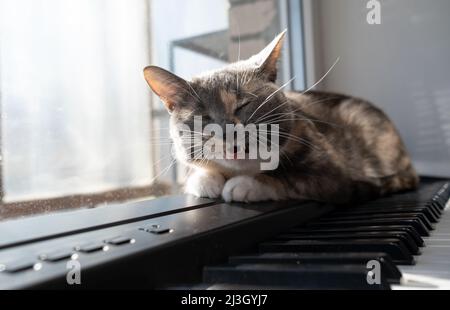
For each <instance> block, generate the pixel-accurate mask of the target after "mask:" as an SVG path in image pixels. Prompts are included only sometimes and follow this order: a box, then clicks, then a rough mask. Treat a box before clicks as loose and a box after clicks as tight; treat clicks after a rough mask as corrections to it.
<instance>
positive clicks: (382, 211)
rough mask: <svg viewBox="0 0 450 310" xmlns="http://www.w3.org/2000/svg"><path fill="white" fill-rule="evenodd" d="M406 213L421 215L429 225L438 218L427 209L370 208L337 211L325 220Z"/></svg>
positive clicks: (438, 215) (437, 215)
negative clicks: (351, 216) (350, 216)
mask: <svg viewBox="0 0 450 310" xmlns="http://www.w3.org/2000/svg"><path fill="white" fill-rule="evenodd" d="M406 213H421V214H423V215H424V216H425V217H426V218H427V219H428V221H430V222H431V223H437V222H438V221H439V218H440V214H436V213H435V212H434V211H433V210H431V209H429V208H427V207H411V208H401V207H400V208H399V207H381V208H380V207H372V208H363V209H360V208H352V209H347V210H339V211H335V212H332V213H330V214H328V215H327V216H326V218H339V217H342V216H347V215H380V216H384V215H389V214H406Z"/></svg>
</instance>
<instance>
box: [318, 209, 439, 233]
mask: <svg viewBox="0 0 450 310" xmlns="http://www.w3.org/2000/svg"><path fill="white" fill-rule="evenodd" d="M398 218H402V219H420V221H421V222H422V223H423V225H424V226H425V227H426V228H427V229H428V230H434V226H433V224H431V223H430V221H429V220H428V219H427V218H426V216H425V215H423V214H422V213H404V214H403V213H393V214H367V215H344V216H339V217H328V216H325V217H323V218H320V219H319V220H318V221H317V222H318V223H320V222H331V221H333V222H334V221H359V220H375V219H398Z"/></svg>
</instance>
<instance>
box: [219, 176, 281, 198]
mask: <svg viewBox="0 0 450 310" xmlns="http://www.w3.org/2000/svg"><path fill="white" fill-rule="evenodd" d="M280 187H281V186H280V183H278V182H277V181H276V180H267V179H266V180H263V179H262V178H258V177H253V176H237V177H234V178H231V179H229V180H228V181H227V182H226V183H225V187H224V188H223V191H222V197H223V199H224V200H225V201H226V202H231V201H236V202H256V201H266V200H282V199H285V198H286V195H285V191H284V190H283V189H282V188H280Z"/></svg>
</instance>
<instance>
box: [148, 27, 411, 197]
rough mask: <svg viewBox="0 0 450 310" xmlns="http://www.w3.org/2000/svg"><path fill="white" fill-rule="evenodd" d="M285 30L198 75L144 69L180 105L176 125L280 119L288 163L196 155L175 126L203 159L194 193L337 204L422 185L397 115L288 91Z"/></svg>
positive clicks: (181, 151) (357, 102)
mask: <svg viewBox="0 0 450 310" xmlns="http://www.w3.org/2000/svg"><path fill="white" fill-rule="evenodd" d="M283 38H284V33H282V34H280V35H279V36H278V37H276V38H275V39H274V40H273V41H272V43H271V44H269V45H268V46H267V47H266V48H265V49H264V50H263V51H261V52H260V53H259V54H257V55H255V56H253V57H251V58H250V59H248V60H245V61H239V62H237V63H234V64H230V65H228V66H227V67H225V68H223V69H220V70H217V71H213V72H209V73H205V74H202V75H200V76H198V77H196V78H194V79H192V80H191V81H185V80H183V79H181V78H180V77H177V76H176V75H174V74H172V73H170V72H168V71H165V70H164V69H161V68H158V67H154V66H151V67H147V68H145V70H144V75H145V78H146V80H147V82H148V83H149V85H150V87H151V88H152V90H153V91H154V92H155V93H156V94H157V95H158V96H159V97H160V98H161V100H162V101H163V102H164V104H165V106H166V108H167V109H168V111H169V112H170V114H171V117H170V122H171V128H175V127H176V125H177V124H186V125H192V123H193V119H194V116H196V115H197V116H202V117H203V121H204V123H205V125H207V124H208V123H215V124H221V125H223V126H225V124H227V123H233V124H237V123H240V124H244V125H246V124H248V123H256V124H258V123H259V122H261V123H269V124H270V123H277V124H278V125H279V128H280V133H281V134H280V140H279V145H280V152H281V157H280V165H279V166H278V168H277V169H276V170H273V171H261V170H260V169H259V165H258V164H257V163H258V160H249V159H231V160H228V159H223V160H208V161H204V160H196V159H192V158H189V156H187V155H188V154H190V152H191V150H190V149H187V148H186V147H185V146H184V144H183V143H182V139H181V137H180V133H178V132H177V130H171V136H172V139H173V141H174V144H175V149H176V153H177V158H178V160H180V161H182V162H184V163H185V164H187V165H188V166H191V167H193V168H194V173H193V174H192V175H191V176H190V177H189V180H188V181H187V183H186V184H187V186H186V191H187V192H188V193H191V194H194V195H197V196H203V197H209V198H219V197H222V198H223V199H224V200H225V201H245V202H254V201H265V200H286V199H301V200H315V201H323V202H333V203H338V204H345V203H350V202H353V201H362V200H367V199H371V198H375V197H379V196H381V195H386V194H389V193H394V192H398V191H403V190H408V189H414V188H415V187H416V186H417V185H418V182H419V178H418V176H417V174H416V172H415V170H414V167H413V165H412V162H411V159H410V157H409V156H408V154H407V151H406V149H405V146H404V144H403V142H402V140H401V138H400V136H399V134H398V132H397V130H396V129H395V126H394V125H393V123H392V122H391V121H390V120H389V118H388V117H387V116H386V115H385V114H384V113H383V111H381V110H380V109H379V108H377V107H375V106H373V105H372V104H371V103H369V102H367V101H365V100H363V99H358V98H354V97H350V96H346V95H341V94H334V93H325V92H318V91H309V92H306V93H298V92H283V91H281V90H280V88H279V87H278V86H276V85H275V80H276V77H277V62H278V59H279V57H280V53H281V48H282V42H283ZM267 98H270V99H269V100H267Z"/></svg>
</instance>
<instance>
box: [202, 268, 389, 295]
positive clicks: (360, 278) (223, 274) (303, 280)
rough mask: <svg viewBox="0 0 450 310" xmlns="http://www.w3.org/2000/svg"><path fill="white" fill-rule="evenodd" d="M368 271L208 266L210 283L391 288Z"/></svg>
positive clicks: (204, 277) (359, 269)
mask: <svg viewBox="0 0 450 310" xmlns="http://www.w3.org/2000/svg"><path fill="white" fill-rule="evenodd" d="M367 272H368V269H367V268H366V266H362V265H315V264H314V265H300V266H297V265H293V264H270V265H265V264H249V265H238V266H216V267H205V268H204V270H203V280H204V282H206V283H211V284H216V283H228V284H239V285H262V286H265V285H271V286H277V287H285V288H290V289H323V290H326V289H365V290H382V289H385V290H386V289H390V285H389V283H388V282H387V279H386V277H384V276H383V275H382V276H381V279H380V280H381V283H380V284H379V285H370V284H369V283H368V281H367Z"/></svg>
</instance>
